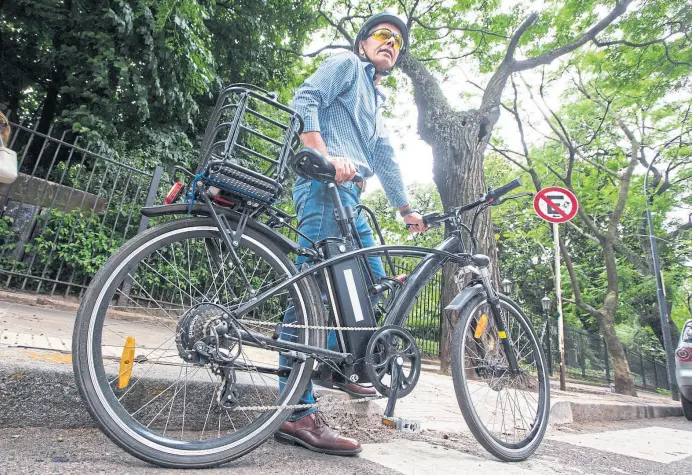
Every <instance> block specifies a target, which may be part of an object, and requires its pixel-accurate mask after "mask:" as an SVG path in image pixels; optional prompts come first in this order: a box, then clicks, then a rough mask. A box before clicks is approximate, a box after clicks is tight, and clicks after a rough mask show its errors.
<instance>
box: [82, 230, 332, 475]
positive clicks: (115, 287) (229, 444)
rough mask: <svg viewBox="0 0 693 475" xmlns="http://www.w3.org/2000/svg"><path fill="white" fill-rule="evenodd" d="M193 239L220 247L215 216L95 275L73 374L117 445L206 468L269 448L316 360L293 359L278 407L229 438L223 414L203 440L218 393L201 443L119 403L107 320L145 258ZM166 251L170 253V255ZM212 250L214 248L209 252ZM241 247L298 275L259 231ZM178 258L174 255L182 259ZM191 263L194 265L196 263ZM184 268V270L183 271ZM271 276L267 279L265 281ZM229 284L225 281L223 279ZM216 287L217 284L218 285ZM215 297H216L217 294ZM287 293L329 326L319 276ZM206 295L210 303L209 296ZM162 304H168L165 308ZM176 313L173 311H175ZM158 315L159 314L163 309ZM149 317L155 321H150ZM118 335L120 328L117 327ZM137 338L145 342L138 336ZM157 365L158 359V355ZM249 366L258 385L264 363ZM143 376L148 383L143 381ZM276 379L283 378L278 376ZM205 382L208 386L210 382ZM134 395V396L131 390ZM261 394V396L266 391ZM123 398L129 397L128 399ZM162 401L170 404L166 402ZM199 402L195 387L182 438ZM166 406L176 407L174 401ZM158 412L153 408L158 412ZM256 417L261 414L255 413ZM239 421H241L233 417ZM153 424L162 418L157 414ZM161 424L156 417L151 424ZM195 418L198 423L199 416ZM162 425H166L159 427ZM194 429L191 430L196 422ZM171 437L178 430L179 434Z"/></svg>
mask: <svg viewBox="0 0 693 475" xmlns="http://www.w3.org/2000/svg"><path fill="white" fill-rule="evenodd" d="M186 238H190V239H193V238H194V239H198V240H199V241H200V242H203V243H204V246H205V248H206V246H208V245H209V243H210V242H211V243H216V242H217V240H218V241H219V242H221V240H220V235H219V230H218V229H217V228H216V226H215V225H214V223H213V221H212V220H211V219H209V218H188V219H182V220H176V221H170V222H167V223H164V224H160V225H157V226H155V227H153V228H150V229H149V230H147V231H145V232H144V233H141V234H139V235H137V236H135V237H134V238H132V239H131V240H130V241H128V242H127V243H125V244H124V245H123V246H122V247H121V248H120V250H119V251H118V252H117V253H116V254H114V255H113V256H112V257H111V258H110V259H109V260H108V261H107V262H106V264H105V265H104V266H103V267H102V269H101V270H100V271H99V272H98V273H97V274H96V276H95V277H94V278H93V280H92V282H91V284H90V286H89V288H88V289H87V291H86V293H85V295H84V298H83V300H82V303H81V305H80V308H79V310H78V313H77V318H76V322H75V328H74V333H73V347H72V355H73V369H74V374H75V379H76V382H77V386H78V388H79V392H80V394H81V396H82V399H83V401H84V402H85V404H86V406H87V408H88V410H89V412H90V414H91V415H92V417H93V419H94V420H95V421H96V423H97V424H98V426H99V427H100V429H101V430H102V431H103V432H104V433H105V434H106V435H107V436H108V437H109V438H110V439H111V440H113V441H114V442H115V443H116V444H117V445H118V446H120V447H121V448H123V449H124V450H126V451H127V452H129V453H130V454H132V455H134V456H135V457H138V458H140V459H142V460H145V461H147V462H150V463H153V464H155V465H159V466H163V467H171V468H203V467H212V466H216V465H219V464H222V463H225V462H228V461H231V460H233V459H236V458H238V457H240V456H242V455H244V454H246V453H248V452H249V451H251V450H253V449H254V448H256V447H257V446H258V445H260V444H261V443H263V442H264V441H265V440H266V439H267V438H269V437H270V436H271V435H272V434H273V433H274V432H275V431H276V429H277V428H278V427H279V425H280V424H281V423H282V422H283V421H284V420H285V419H286V417H288V416H289V415H290V413H291V412H292V409H291V408H286V407H285V406H286V405H292V404H295V403H296V401H297V400H298V399H299V398H300V396H301V394H302V393H303V391H304V390H305V388H306V386H307V384H308V381H309V380H310V377H311V370H312V367H313V360H312V359H311V358H308V359H307V360H306V361H304V362H299V361H296V360H294V364H293V366H291V369H290V374H289V375H288V377H287V379H286V382H285V383H284V386H282V383H279V393H278V395H276V406H277V407H276V408H274V409H270V410H266V411H263V409H262V408H263V407H264V406H260V407H261V409H258V410H256V412H260V415H259V416H258V417H257V419H255V420H253V421H251V422H249V423H248V425H247V426H246V427H244V428H242V429H240V430H238V431H237V432H235V433H230V432H231V430H230V429H229V433H230V434H229V435H226V434H225V435H224V437H223V438H222V437H221V424H222V416H221V414H220V415H219V416H218V418H219V421H220V422H219V438H218V439H210V440H203V436H204V435H205V427H207V419H209V418H210V411H211V408H212V401H213V398H214V394H215V393H214V392H212V395H213V396H212V399H211V400H210V403H209V404H210V409H208V412H207V419H205V421H204V426H203V427H202V436H201V437H200V441H199V443H198V442H197V441H194V442H193V441H182V440H177V439H174V438H172V436H171V435H169V434H166V431H167V428H168V425H169V420H167V421H166V427H165V428H164V431H163V435H161V434H158V433H156V434H155V433H153V432H152V431H150V428H149V426H144V424H143V423H141V422H139V421H138V420H136V419H135V416H139V414H138V412H139V411H140V410H141V409H142V408H140V409H138V411H137V412H135V413H134V415H133V414H130V413H129V412H128V410H127V409H125V407H124V405H123V404H121V403H120V402H119V401H120V399H118V398H117V397H116V395H115V394H116V390H115V389H114V388H113V386H115V383H114V381H115V378H114V379H113V380H112V381H111V382H109V381H108V378H109V377H111V376H112V373H111V374H107V371H106V369H104V367H105V366H106V365H110V364H111V363H110V362H108V363H104V362H105V361H106V360H107V355H106V352H104V348H103V347H105V346H106V345H105V343H103V342H101V340H104V341H105V338H106V337H104V334H106V335H107V337H109V336H110V333H109V331H110V332H114V328H115V327H110V330H104V321H106V320H107V319H108V318H111V317H110V315H111V314H109V306H110V305H111V304H113V302H116V303H117V302H118V300H117V299H114V296H115V294H116V293H120V294H121V295H122V285H123V283H124V282H125V281H126V278H130V279H135V278H136V277H137V276H139V274H136V271H137V270H138V269H140V268H142V269H146V266H144V265H141V264H142V263H145V264H146V263H147V261H145V259H150V261H149V264H147V265H149V266H151V263H152V262H153V261H152V258H151V257H148V256H155V257H156V256H157V254H156V253H155V251H156V252H158V253H159V255H163V254H164V252H167V249H168V248H165V247H164V246H169V247H170V248H173V249H177V247H175V246H174V244H175V243H177V242H182V241H181V240H183V239H186ZM185 242H190V241H185ZM194 242H197V241H193V243H194ZM188 245H189V244H188ZM218 247H219V249H220V250H222V251H223V250H224V249H225V248H222V247H220V246H218ZM160 249H163V251H161V250H160ZM181 249H182V245H181ZM207 250H208V251H209V249H207ZM242 250H248V252H247V254H246V255H251V252H253V253H256V255H258V256H260V257H259V258H258V262H262V261H261V259H264V262H265V264H263V266H264V267H262V269H270V271H272V272H276V273H277V275H279V276H284V278H286V277H289V276H291V275H295V274H296V273H297V271H296V267H295V266H294V264H293V263H292V262H291V261H290V260H289V258H288V257H287V256H286V255H285V254H284V253H283V252H282V251H281V250H280V249H279V248H278V247H277V246H276V245H275V244H274V243H272V242H271V241H270V240H269V239H268V237H267V236H264V235H262V234H260V233H258V232H256V231H254V230H252V229H248V228H246V230H245V232H244V234H243V236H242V238H241V240H240V243H239V246H238V247H237V248H236V251H237V252H241V251H242ZM189 253H190V248H188V261H189V263H190V260H191V259H190V254H189ZM167 255H168V256H169V258H170V256H171V254H167ZM173 255H174V256H175V254H173ZM208 256H209V254H208ZM260 258H261V259H260ZM192 260H193V261H194V259H192ZM181 262H182V261H181ZM215 262H217V265H218V266H219V269H223V268H224V266H226V261H225V260H224V258H223V255H222V258H220V259H217V261H215ZM211 265H212V264H210V266H211ZM140 266H141V267H140ZM258 266H260V264H258ZM160 270H161V269H159V271H160ZM183 271H185V270H184V269H183ZM178 272H180V271H179V270H178ZM190 275H192V274H190ZM217 275H218V274H217ZM176 278H178V277H176ZM265 279H267V277H266V276H265ZM227 280H230V279H227ZM224 284H226V283H225V282H224ZM140 285H141V284H140ZM179 285H180V282H179ZM207 285H211V284H207ZM214 285H215V286H216V285H217V284H214ZM229 285H232V284H229ZM119 287H120V289H119ZM191 292H192V291H191ZM216 292H217V297H218V296H219V290H218V289H217V291H216ZM200 293H201V295H205V293H202V292H200ZM209 293H210V294H211V292H209ZM152 295H153V292H152ZM287 295H288V296H289V297H287V298H291V299H292V300H291V302H296V309H297V311H296V314H297V323H299V324H305V325H311V326H318V325H324V317H323V309H322V299H321V295H320V292H319V290H318V287H317V284H316V283H315V282H314V279H313V277H308V278H306V279H301V280H300V281H298V282H296V283H295V284H293V285H292V286H289V287H288V289H287ZM130 298H131V297H130ZM152 298H154V297H152ZM199 298H200V299H203V297H199ZM131 300H132V298H131ZM183 302H184V298H183V295H182V292H181V310H180V311H181V312H183V310H184V308H183V307H184V306H183ZM190 302H191V305H192V302H193V299H192V297H191V298H190ZM159 306H160V307H161V305H159ZM138 310H139V309H138ZM161 310H163V311H164V312H166V309H164V307H161ZM169 310H170V311H171V312H173V310H171V309H169ZM110 311H112V312H117V310H114V308H111V309H110ZM157 311H159V310H158V309H157ZM173 315H174V317H175V315H176V314H175V313H173ZM147 318H149V317H148V316H147ZM143 321H144V320H143ZM115 330H117V328H116V329H115ZM175 331H176V332H178V331H179V329H178V327H176V330H175ZM137 338H140V337H139V336H138V337H137ZM298 340H299V341H300V342H301V343H306V344H309V345H313V346H322V347H324V346H325V335H324V332H323V331H318V330H315V329H301V330H298ZM102 346H103V347H102ZM170 347H171V345H169V348H170ZM123 354H125V353H123ZM165 358H169V356H166V357H165ZM244 358H245V356H244ZM152 360H154V358H153V357H152ZM174 360H175V356H174ZM144 361H145V362H144V363H142V364H143V365H144V364H145V363H147V357H146V356H145V358H144ZM175 361H177V360H175ZM180 361H181V362H177V366H180V372H181V373H182V371H183V367H184V366H185V367H186V370H185V371H186V373H185V374H186V379H184V380H183V381H182V383H181V384H182V385H185V387H186V391H187V383H188V381H189V379H187V378H188V369H187V366H186V365H187V363H188V362H186V361H184V360H182V359H181V360H180ZM244 361H246V360H244ZM121 362H122V359H121ZM135 364H137V360H136V359H135V361H134V363H133V367H134V365H135ZM157 364H158V365H159V366H162V368H161V372H162V374H166V373H165V372H164V369H165V368H163V366H165V365H166V364H168V363H167V362H166V363H164V362H161V363H158V360H154V362H150V363H149V365H150V366H151V367H154V366H155V365H157ZM250 364H253V365H254V364H255V363H254V362H253V360H250V363H247V362H246V365H245V368H246V371H248V372H249V373H250V379H251V380H253V373H252V370H253V369H254V370H255V371H256V372H257V374H260V375H261V373H260V371H259V369H258V368H259V367H258V366H250ZM109 367H110V366H109ZM248 368H249V369H248ZM121 369H122V367H121ZM126 372H127V371H126ZM191 372H192V370H191ZM207 373H210V375H211V372H210V371H207ZM122 374H123V372H120V373H119V374H118V377H119V376H121V375H122ZM210 377H211V376H210ZM140 378H142V376H141V377H140ZM139 381H140V379H138V380H137V381H136V382H134V383H133V384H132V386H134V385H135V384H137V383H139ZM179 381H180V375H179ZM190 381H192V377H191V378H190ZM277 381H279V378H278V377H277ZM155 382H159V380H156V381H155ZM254 382H255V381H254V380H253V384H254ZM165 383H168V380H167V381H165ZM212 383H213V384H212V385H211V386H212V387H214V380H213V381H212ZM146 384H147V381H146V372H145V379H144V382H143V383H142V385H146ZM178 384H179V383H178V382H176V386H175V390H174V391H175V392H174V393H173V399H172V400H171V402H170V408H171V409H168V411H169V414H168V415H169V419H170V417H171V412H172V409H173V408H174V405H175V404H179V401H180V398H179V400H178V402H177V401H176V394H178V393H179V392H180V389H179V386H178ZM191 384H192V383H191ZM206 384H207V385H208V386H209V383H208V382H207V383H206ZM208 386H204V385H202V383H200V385H199V387H203V388H206V387H208ZM169 387H170V386H169ZM191 388H192V386H191ZM127 391H130V389H128V390H127ZM127 391H126V393H127ZM248 392H249V391H248ZM256 392H257V389H256ZM133 393H134V390H133ZM161 394H164V393H163V392H162V393H160V394H159V395H158V396H156V397H154V398H153V399H152V400H151V401H149V402H147V404H150V403H152V401H154V400H155V399H157V398H159V397H160V396H161ZM271 395H272V394H271V393H270V396H271ZM257 396H258V398H260V393H259V392H258V394H257ZM122 397H125V395H123V396H122ZM161 399H162V400H163V397H162V398H161ZM193 399H194V397H193V394H192V389H191V395H190V399H189V400H187V401H186V399H185V395H184V396H183V401H182V411H183V418H182V420H183V428H182V429H181V430H180V432H181V438H182V437H184V436H187V433H186V431H185V429H186V427H185V422H186V421H185V417H186V416H185V411H186V410H187V407H188V406H190V405H191V403H192V402H193ZM138 404H139V403H138ZM152 404H153V403H152ZM166 404H169V403H168V402H167V403H166ZM145 406H146V404H145ZM142 407H144V406H142ZM164 408H166V406H164ZM154 409H155V408H154ZM154 409H152V411H153V410H154ZM143 412H145V411H143ZM220 412H221V411H220ZM159 413H161V411H159ZM243 414H244V415H245V417H246V418H248V420H249V421H250V420H251V418H250V417H249V416H248V414H247V413H246V412H245V410H244V411H243ZM251 414H254V413H253V412H251ZM158 415H159V414H157V416H158ZM226 416H228V419H229V421H231V424H234V422H233V419H232V417H230V416H229V412H228V411H227V412H226ZM162 417H163V416H162ZM234 417H236V416H235V415H234ZM154 419H156V416H155V418H154ZM154 419H152V422H153V421H154ZM189 420H190V421H192V420H193V419H192V416H191V419H189ZM223 422H224V423H225V424H227V425H228V423H227V422H226V421H225V420H223ZM158 424H159V425H161V423H160V422H159V423H158ZM189 424H190V425H192V422H190V423H189ZM235 429H236V427H235V425H234V430H235ZM191 430H192V429H188V431H191ZM148 431H149V432H148ZM198 432H199V431H198ZM211 432H213V431H212V430H211V429H210V431H209V433H211ZM170 433H173V430H172V429H171V432H170ZM209 433H208V434H209ZM212 435H213V434H212Z"/></svg>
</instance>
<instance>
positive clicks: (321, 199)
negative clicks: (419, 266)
mask: <svg viewBox="0 0 693 475" xmlns="http://www.w3.org/2000/svg"><path fill="white" fill-rule="evenodd" d="M360 196H361V189H360V188H359V187H358V185H356V183H353V182H348V183H345V184H343V185H342V186H340V187H339V197H340V199H341V200H342V205H343V206H356V205H357V204H359V203H360V201H359V197H360ZM293 198H294V208H295V209H296V214H297V215H298V230H299V231H301V233H303V234H305V235H306V236H307V237H309V238H310V239H311V240H313V241H315V242H317V241H320V240H321V239H325V238H328V237H339V236H341V231H340V230H339V226H338V224H337V220H336V219H335V216H334V203H332V199H331V198H330V196H329V195H328V193H327V184H326V183H322V182H318V181H310V180H305V179H303V178H299V179H298V180H297V181H296V185H295V186H294V192H293ZM356 229H357V231H358V233H359V236H360V237H361V241H362V243H363V245H364V247H372V246H375V239H374V238H373V231H371V228H370V226H368V221H367V220H366V216H365V215H364V214H361V216H359V218H358V219H357V221H356ZM298 244H299V245H300V246H301V247H311V244H310V242H309V241H308V240H307V239H305V238H304V237H302V236H299V238H298ZM368 260H369V262H370V265H371V268H372V269H373V274H374V275H375V277H376V279H377V278H379V277H383V276H385V270H384V269H383V263H382V261H381V260H380V257H377V256H373V257H369V258H368ZM304 263H308V258H307V257H306V256H298V258H297V259H296V265H297V267H298V268H299V269H300V268H301V267H302V266H303V264H304ZM308 264H310V263H308ZM325 299H326V297H325V295H324V290H323V300H325ZM295 321H296V312H295V311H294V308H293V306H290V307H289V308H288V309H287V310H286V312H285V313H284V323H294V322H295ZM280 339H282V340H289V341H296V340H297V335H296V330H295V329H293V328H284V329H282V333H281V336H280ZM327 347H328V348H329V349H331V350H338V345H337V336H336V334H335V332H334V331H330V332H329V334H328V336H327ZM279 364H280V365H281V366H289V362H288V360H287V359H286V358H284V357H280V358H279ZM282 383H283V380H282V379H280V384H282ZM314 403H315V397H314V396H313V384H312V383H309V384H308V387H307V388H306V391H305V392H304V393H303V395H302V396H301V399H300V400H299V401H298V404H314ZM315 410H316V409H315V408H314V407H312V408H308V409H298V410H296V411H294V413H293V414H292V415H291V416H290V417H289V420H290V421H297V420H298V419H301V418H302V417H305V416H307V415H308V414H311V413H313V412H315Z"/></svg>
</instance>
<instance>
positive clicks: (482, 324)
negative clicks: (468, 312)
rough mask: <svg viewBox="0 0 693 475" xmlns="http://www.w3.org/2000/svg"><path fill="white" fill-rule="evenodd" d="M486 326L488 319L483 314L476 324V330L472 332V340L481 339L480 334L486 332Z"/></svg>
mask: <svg viewBox="0 0 693 475" xmlns="http://www.w3.org/2000/svg"><path fill="white" fill-rule="evenodd" d="M486 324H488V317H487V316H486V314H483V315H482V316H481V318H480V319H479V321H478V322H476V330H474V338H481V334H482V333H484V330H486Z"/></svg>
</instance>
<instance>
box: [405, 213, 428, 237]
mask: <svg viewBox="0 0 693 475" xmlns="http://www.w3.org/2000/svg"><path fill="white" fill-rule="evenodd" d="M404 223H405V224H406V225H407V229H409V232H410V233H413V234H416V233H421V232H424V231H425V230H427V229H428V228H427V227H426V226H425V225H424V222H423V217H422V216H421V215H420V214H419V213H416V212H414V213H409V214H408V215H406V216H405V217H404Z"/></svg>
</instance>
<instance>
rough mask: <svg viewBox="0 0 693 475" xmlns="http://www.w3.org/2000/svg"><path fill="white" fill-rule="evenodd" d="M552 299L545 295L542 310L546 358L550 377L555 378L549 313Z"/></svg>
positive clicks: (542, 300)
mask: <svg viewBox="0 0 693 475" xmlns="http://www.w3.org/2000/svg"><path fill="white" fill-rule="evenodd" d="M552 303H553V302H551V299H550V298H549V297H548V296H547V295H544V298H543V299H541V309H542V310H543V311H544V325H545V326H544V339H545V340H546V356H547V358H546V359H547V360H549V375H551V376H553V363H552V358H551V324H550V323H549V313H550V312H551V304H552Z"/></svg>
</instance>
